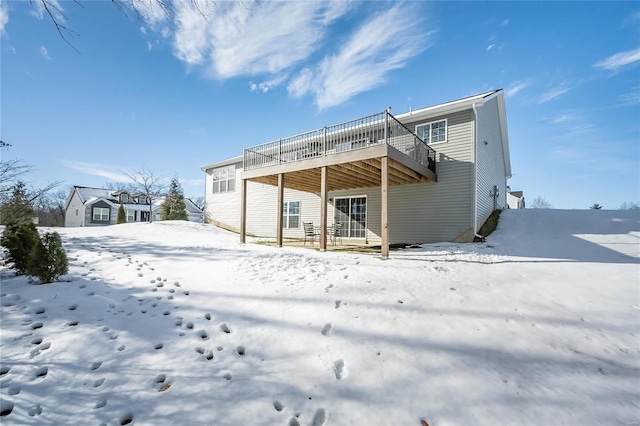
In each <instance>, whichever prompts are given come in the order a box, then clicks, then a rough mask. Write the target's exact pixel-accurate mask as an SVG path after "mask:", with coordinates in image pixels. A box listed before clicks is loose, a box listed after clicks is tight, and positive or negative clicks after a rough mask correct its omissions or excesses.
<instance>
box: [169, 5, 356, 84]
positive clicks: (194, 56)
mask: <svg viewBox="0 0 640 426" xmlns="http://www.w3.org/2000/svg"><path fill="white" fill-rule="evenodd" d="M340 3H342V2H339V3H335V2H265V3H261V4H259V6H256V7H253V8H251V9H247V8H245V7H241V6H239V5H238V4H237V3H236V2H219V3H216V7H212V8H211V10H208V11H207V12H210V13H207V12H205V14H207V19H206V20H205V19H203V16H202V13H203V10H202V9H201V8H200V9H198V8H196V7H195V6H194V4H193V3H192V2H177V3H176V21H177V24H178V25H177V27H178V29H177V30H176V33H175V35H174V42H173V48H174V54H175V55H176V56H177V57H178V58H179V59H181V60H183V61H185V62H187V63H188V64H205V63H206V64H207V65H208V67H209V69H210V71H211V73H212V74H213V75H214V76H216V77H220V78H231V77H236V76H239V75H259V74H264V73H268V74H274V73H278V72H280V71H282V70H285V69H287V68H289V67H291V66H293V65H295V64H298V63H300V62H301V61H303V60H305V59H307V58H308V57H309V56H310V55H311V53H313V52H314V51H315V50H317V49H318V48H319V47H320V46H321V45H322V40H323V39H324V37H325V34H326V31H327V28H328V26H329V24H331V23H332V22H333V21H335V19H337V18H339V17H340V16H342V15H343V14H344V13H346V12H347V11H348V10H349V8H350V7H351V6H348V5H341V4H340Z"/></svg>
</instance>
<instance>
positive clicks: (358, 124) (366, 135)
mask: <svg viewBox="0 0 640 426" xmlns="http://www.w3.org/2000/svg"><path fill="white" fill-rule="evenodd" d="M383 143H386V144H388V145H390V146H393V147H394V148H396V149H397V150H399V151H400V152H403V153H404V154H406V155H407V156H409V157H411V158H413V159H414V160H416V161H417V162H418V163H420V164H422V165H423V166H425V167H427V168H428V169H430V170H431V171H433V172H435V171H436V152H435V150H434V149H433V148H431V147H430V146H428V145H427V144H426V143H425V142H424V141H423V140H422V139H420V138H419V137H418V136H417V135H416V134H415V133H412V132H411V131H410V130H409V129H408V128H407V127H406V126H405V125H404V124H402V123H401V122H400V121H398V120H397V119H396V118H395V117H394V116H393V115H391V114H390V113H389V112H388V111H383V112H381V113H378V114H374V115H370V116H367V117H363V118H359V119H357V120H351V121H347V122H345V123H341V124H335V125H333V126H327V127H323V128H321V129H317V130H312V131H310V132H306V133H301V134H299V135H295V136H290V137H288V138H283V139H278V140H277V141H273V142H269V143H265V144H261V145H257V146H254V147H251V148H245V149H244V170H252V169H258V168H261V167H268V166H275V165H279V164H283V163H290V162H293V161H304V160H307V159H309V158H315V157H320V156H326V155H332V154H337V153H340V152H346V151H353V150H356V149H364V148H367V147H370V146H373V145H379V144H383Z"/></svg>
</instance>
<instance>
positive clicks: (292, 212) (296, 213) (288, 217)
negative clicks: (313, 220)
mask: <svg viewBox="0 0 640 426" xmlns="http://www.w3.org/2000/svg"><path fill="white" fill-rule="evenodd" d="M282 226H283V227H284V228H286V229H297V228H299V227H300V201H285V202H284V208H283V210H282Z"/></svg>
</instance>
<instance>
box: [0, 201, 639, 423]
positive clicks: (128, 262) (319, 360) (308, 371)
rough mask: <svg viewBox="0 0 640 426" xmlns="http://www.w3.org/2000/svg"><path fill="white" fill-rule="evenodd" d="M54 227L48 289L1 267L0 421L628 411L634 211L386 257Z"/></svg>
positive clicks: (175, 225)
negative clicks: (54, 272) (65, 261)
mask: <svg viewBox="0 0 640 426" xmlns="http://www.w3.org/2000/svg"><path fill="white" fill-rule="evenodd" d="M58 232H60V233H61V235H62V238H63V242H64V243H65V247H66V249H67V251H68V255H69V258H70V271H69V274H68V275H67V276H66V277H65V279H66V280H67V281H66V282H59V283H54V284H49V285H44V286H38V285H33V284H30V283H28V282H27V279H26V278H24V277H14V276H13V274H12V272H11V271H10V270H8V269H6V268H3V269H2V270H0V274H1V275H0V277H1V279H2V285H1V293H0V296H1V297H0V301H1V305H2V307H1V320H2V322H1V324H2V330H1V331H2V333H1V335H0V351H1V361H2V362H1V368H0V374H1V375H0V384H1V386H0V388H1V389H0V392H1V396H2V412H3V416H2V417H1V421H2V424H56V425H60V424H108V425H120V424H128V423H133V424H138V425H175V424H190V425H212V424H215V425H241V424H242V425H248V424H251V425H254V424H255V425H283V426H285V425H288V426H292V425H342V424H353V425H397V424H408V425H420V421H421V420H425V421H426V422H428V424H429V425H430V426H436V425H452V424H459V425H478V424H486V425H495V424H501V425H512V424H513V425H515V424H518V425H520V424H531V425H541V424H544V425H555V424H570V425H574V424H575V425H585V424H621V425H628V424H633V423H634V422H638V421H639V420H640V386H639V385H640V340H639V335H640V288H639V277H640V263H639V260H640V216H639V214H638V212H637V211H636V212H625V211H597V210H593V211H562V210H520V211H505V212H503V214H502V216H501V219H500V224H499V226H498V230H497V231H496V232H495V233H494V234H493V235H491V236H490V237H489V238H488V239H487V242H486V243H482V244H450V243H442V244H429V245H423V246H422V247H421V248H415V249H406V250H399V251H392V252H391V253H390V260H387V261H382V260H380V255H379V254H363V253H345V252H318V251H316V250H301V249H300V248H298V247H287V246H285V247H282V248H275V247H271V246H267V245H262V244H253V243H249V244H240V243H239V242H238V241H237V234H232V233H228V232H226V231H222V230H219V229H217V228H215V227H213V226H211V225H204V224H195V223H183V222H160V223H152V224H143V223H140V224H125V225H118V226H112V227H106V228H68V229H58ZM249 240H250V239H249ZM316 247H317V244H316Z"/></svg>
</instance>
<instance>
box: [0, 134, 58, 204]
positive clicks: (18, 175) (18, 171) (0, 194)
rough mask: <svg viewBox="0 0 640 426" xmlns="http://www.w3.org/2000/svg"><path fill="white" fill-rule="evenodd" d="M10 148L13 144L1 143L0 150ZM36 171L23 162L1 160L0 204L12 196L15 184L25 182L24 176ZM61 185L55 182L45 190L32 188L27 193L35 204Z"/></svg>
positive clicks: (30, 200)
mask: <svg viewBox="0 0 640 426" xmlns="http://www.w3.org/2000/svg"><path fill="white" fill-rule="evenodd" d="M10 146H11V144H8V143H6V142H3V141H0V150H1V149H4V148H9V147H10ZM34 171H35V169H34V168H33V167H32V166H30V165H28V164H25V163H24V162H23V161H22V160H7V161H2V160H0V204H1V203H4V202H5V201H6V200H7V198H8V197H9V196H10V195H11V192H12V191H13V188H14V186H15V184H16V183H17V182H18V181H23V179H22V178H23V177H24V175H26V174H29V173H32V172H34ZM61 183H62V182H60V181H55V182H50V183H48V184H47V185H46V186H45V187H44V188H33V187H31V188H30V189H29V190H28V191H27V196H28V200H29V202H30V203H33V202H35V201H36V200H37V199H38V198H40V197H42V196H43V195H44V194H46V193H47V192H49V191H51V190H52V189H53V188H55V187H57V186H59V185H60V184H61Z"/></svg>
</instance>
